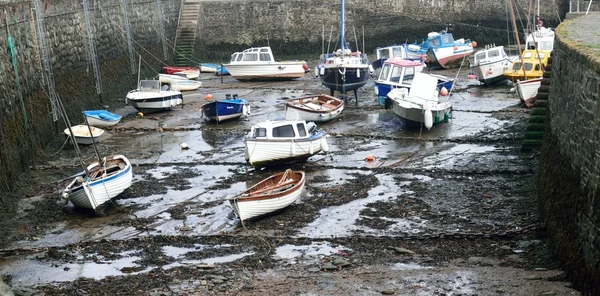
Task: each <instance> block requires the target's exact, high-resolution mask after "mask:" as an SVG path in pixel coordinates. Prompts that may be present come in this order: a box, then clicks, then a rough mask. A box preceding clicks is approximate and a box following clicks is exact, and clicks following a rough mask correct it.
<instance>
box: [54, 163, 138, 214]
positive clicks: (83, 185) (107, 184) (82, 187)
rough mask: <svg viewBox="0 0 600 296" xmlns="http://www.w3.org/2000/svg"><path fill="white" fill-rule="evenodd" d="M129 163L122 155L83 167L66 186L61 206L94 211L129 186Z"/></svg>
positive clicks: (130, 179) (130, 172)
mask: <svg viewBox="0 0 600 296" xmlns="http://www.w3.org/2000/svg"><path fill="white" fill-rule="evenodd" d="M132 180H133V173H132V169H131V163H130V162H129V159H127V158H126V157H125V156H123V155H112V156H107V157H104V158H102V159H101V160H100V161H96V162H93V163H91V164H90V165H88V166H87V168H86V169H85V170H84V171H83V172H81V173H79V174H77V176H76V177H75V178H74V179H73V181H71V183H69V185H67V187H66V188H65V190H64V191H63V193H62V198H61V201H62V204H63V205H65V204H67V203H68V202H69V201H70V202H71V203H72V204H73V205H74V206H76V207H79V208H87V209H93V210H96V211H97V210H98V207H100V206H101V205H103V204H105V203H106V202H108V201H110V200H111V199H113V198H114V197H116V196H117V195H119V194H120V193H121V192H123V191H124V190H125V189H127V188H129V187H130V186H131V182H132Z"/></svg>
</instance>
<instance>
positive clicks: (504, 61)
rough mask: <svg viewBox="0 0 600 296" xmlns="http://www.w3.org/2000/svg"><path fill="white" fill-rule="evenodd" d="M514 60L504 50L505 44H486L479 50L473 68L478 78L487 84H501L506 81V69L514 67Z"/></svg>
mask: <svg viewBox="0 0 600 296" xmlns="http://www.w3.org/2000/svg"><path fill="white" fill-rule="evenodd" d="M512 64H513V61H512V60H511V59H510V58H509V57H508V55H507V54H506V52H505V51H504V46H496V45H495V44H493V45H486V46H485V48H484V49H483V50H480V51H477V52H476V53H475V56H474V58H473V63H472V64H471V68H472V70H473V73H474V74H475V77H477V80H479V81H480V82H481V83H483V84H485V85H489V86H492V85H500V84H505V83H506V76H504V71H506V70H507V69H511V68H512Z"/></svg>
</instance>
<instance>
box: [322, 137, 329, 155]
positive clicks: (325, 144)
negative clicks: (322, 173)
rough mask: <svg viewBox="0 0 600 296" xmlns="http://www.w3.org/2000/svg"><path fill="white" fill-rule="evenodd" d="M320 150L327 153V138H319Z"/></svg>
mask: <svg viewBox="0 0 600 296" xmlns="http://www.w3.org/2000/svg"><path fill="white" fill-rule="evenodd" d="M321 149H322V150H323V152H328V151H329V145H328V144H327V136H326V135H325V136H323V137H322V138H321Z"/></svg>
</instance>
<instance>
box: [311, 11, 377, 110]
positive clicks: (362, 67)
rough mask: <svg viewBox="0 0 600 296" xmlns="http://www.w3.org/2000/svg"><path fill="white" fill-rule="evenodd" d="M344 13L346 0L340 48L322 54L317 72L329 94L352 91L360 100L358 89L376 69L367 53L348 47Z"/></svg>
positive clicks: (341, 24) (341, 14)
mask: <svg viewBox="0 0 600 296" xmlns="http://www.w3.org/2000/svg"><path fill="white" fill-rule="evenodd" d="M344 13H345V4H344V0H340V35H339V45H340V48H339V49H338V50H336V51H335V52H333V53H328V54H321V57H320V61H319V64H318V65H317V67H316V69H315V72H316V73H318V74H319V76H320V77H321V82H322V84H323V86H325V87H327V88H328V89H329V95H331V96H333V94H334V92H335V91H338V92H340V93H342V94H343V95H344V96H345V95H346V93H347V92H348V91H352V92H354V97H355V98H356V101H357V102H358V89H359V88H361V87H363V86H364V85H365V84H367V81H368V80H369V76H370V75H371V74H372V73H374V69H373V67H372V66H371V65H370V64H369V60H368V58H367V55H366V54H364V53H362V52H360V51H358V50H357V51H352V50H351V49H350V48H349V47H348V43H347V42H346V37H345V34H346V29H345V28H346V27H345V26H346V25H345V22H344Z"/></svg>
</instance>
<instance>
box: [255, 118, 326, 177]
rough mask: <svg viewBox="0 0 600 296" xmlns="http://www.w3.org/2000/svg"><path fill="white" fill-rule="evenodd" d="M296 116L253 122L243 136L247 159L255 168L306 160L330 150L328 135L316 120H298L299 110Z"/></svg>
mask: <svg viewBox="0 0 600 296" xmlns="http://www.w3.org/2000/svg"><path fill="white" fill-rule="evenodd" d="M290 113H291V112H290ZM296 116H297V117H296V118H279V119H276V120H267V121H264V122H261V123H258V124H255V125H253V126H252V127H251V129H250V132H249V133H248V135H247V136H246V138H245V139H244V145H245V157H246V161H248V163H250V165H252V166H254V167H264V166H269V165H274V164H281V163H290V162H295V161H306V160H307V159H308V158H309V157H311V156H313V155H315V154H317V153H319V152H321V151H324V152H327V151H328V150H329V146H328V144H327V134H326V133H325V132H324V131H321V130H319V129H317V126H316V125H315V123H313V122H308V123H307V122H306V121H305V120H302V119H299V118H300V116H299V115H298V114H297V113H296Z"/></svg>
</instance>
